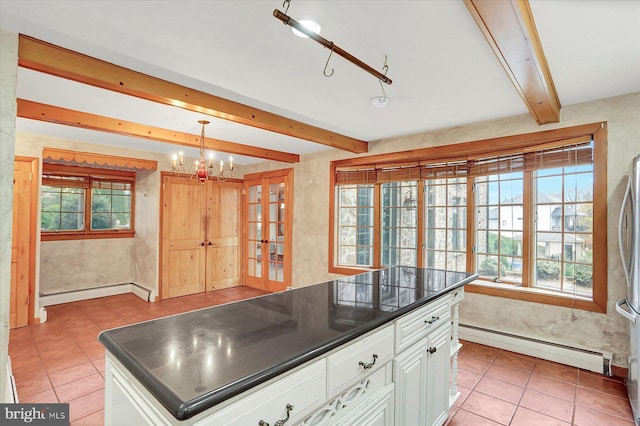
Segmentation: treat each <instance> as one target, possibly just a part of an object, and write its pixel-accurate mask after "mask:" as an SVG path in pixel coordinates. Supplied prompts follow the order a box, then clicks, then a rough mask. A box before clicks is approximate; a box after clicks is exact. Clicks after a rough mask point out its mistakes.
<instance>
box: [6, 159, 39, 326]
mask: <svg viewBox="0 0 640 426" xmlns="http://www.w3.org/2000/svg"><path fill="white" fill-rule="evenodd" d="M36 170H37V160H36V159H34V158H22V157H17V158H16V161H15V162H14V172H13V229H12V246H11V292H10V302H9V304H10V306H9V327H10V328H16V327H23V326H26V325H29V321H30V319H31V317H32V315H33V297H34V295H33V292H34V277H35V263H34V260H35V259H34V256H35V240H36V238H35V220H36V219H35V211H34V209H35V208H36V206H37V200H36V198H35V197H36V195H37V193H38V191H37V172H36ZM30 312H31V314H30Z"/></svg>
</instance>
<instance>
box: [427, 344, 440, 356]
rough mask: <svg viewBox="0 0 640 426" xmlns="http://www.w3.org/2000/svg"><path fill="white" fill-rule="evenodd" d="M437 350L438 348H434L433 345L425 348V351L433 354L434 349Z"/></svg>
mask: <svg viewBox="0 0 640 426" xmlns="http://www.w3.org/2000/svg"><path fill="white" fill-rule="evenodd" d="M437 350H438V348H436V347H435V346H432V347H430V348H429V349H427V351H428V352H429V353H430V354H434V353H436V351H437Z"/></svg>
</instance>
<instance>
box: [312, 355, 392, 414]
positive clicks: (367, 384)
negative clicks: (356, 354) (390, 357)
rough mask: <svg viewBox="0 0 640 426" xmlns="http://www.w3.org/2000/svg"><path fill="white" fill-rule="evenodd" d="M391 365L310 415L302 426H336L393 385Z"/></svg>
mask: <svg viewBox="0 0 640 426" xmlns="http://www.w3.org/2000/svg"><path fill="white" fill-rule="evenodd" d="M391 375H392V371H391V363H388V364H387V365H386V366H385V367H383V368H380V369H378V370H377V371H376V372H374V373H372V374H371V375H370V376H367V377H366V378H364V379H362V380H360V381H359V382H357V383H356V384H355V385H352V386H350V387H349V388H348V389H346V390H345V391H343V392H341V393H340V394H339V395H338V396H337V397H335V398H334V399H332V400H331V401H329V402H328V403H327V404H325V405H324V406H323V407H322V408H320V409H319V410H317V411H316V412H314V413H313V414H311V415H309V416H308V417H307V418H306V419H304V421H303V422H302V423H300V425H301V426H334V425H335V424H336V422H337V421H338V419H341V418H343V417H344V416H346V415H349V414H350V413H352V412H354V411H355V410H357V409H358V407H360V406H361V405H363V404H365V403H366V402H367V401H368V400H371V398H372V395H376V394H377V392H378V391H379V390H380V389H382V388H384V387H385V386H387V385H389V384H391Z"/></svg>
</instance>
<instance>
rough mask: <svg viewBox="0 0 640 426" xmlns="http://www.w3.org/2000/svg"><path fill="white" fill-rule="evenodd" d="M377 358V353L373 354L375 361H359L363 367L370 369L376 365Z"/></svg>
mask: <svg viewBox="0 0 640 426" xmlns="http://www.w3.org/2000/svg"><path fill="white" fill-rule="evenodd" d="M376 359H378V355H377V354H373V361H372V362H364V361H360V362H359V363H358V365H359V366H361V367H362V368H364V369H365V370H368V369H370V368H371V367H373V366H374V365H375V363H376Z"/></svg>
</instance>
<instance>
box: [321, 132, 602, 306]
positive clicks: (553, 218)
mask: <svg viewBox="0 0 640 426" xmlns="http://www.w3.org/2000/svg"><path fill="white" fill-rule="evenodd" d="M598 124H599V123H598ZM578 127H580V126H578ZM583 127H585V126H583ZM592 128H593V129H594V130H595V131H594V132H592V133H586V134H584V135H578V136H571V137H559V138H553V137H549V134H550V133H553V131H551V132H541V133H540V135H541V140H535V138H534V137H529V135H527V137H526V138H522V139H530V141H529V142H520V141H519V140H518V141H517V143H516V142H514V138H515V137H509V138H504V143H502V141H501V140H492V141H491V142H490V143H489V142H485V141H478V142H475V143H474V142H470V143H465V144H459V145H460V146H455V145H452V146H448V147H447V146H445V147H436V148H427V149H424V150H416V151H413V152H412V153H411V158H408V159H407V161H402V155H401V153H393V154H389V155H380V156H377V157H373V158H372V160H373V161H371V164H365V160H364V159H363V160H360V161H357V160H356V161H354V160H345V161H336V162H334V163H333V164H332V173H333V174H334V176H333V179H334V183H335V185H336V194H342V193H343V192H342V191H343V189H344V190H345V191H346V190H348V189H349V188H364V187H366V188H367V191H370V192H369V194H370V195H369V197H368V198H367V206H366V211H367V213H366V215H367V218H368V219H369V221H368V222H367V226H366V227H362V226H361V227H359V228H358V229H359V230H358V231H356V230H353V231H349V232H350V233H349V235H351V234H353V235H357V234H358V233H359V232H361V233H363V234H366V238H365V239H363V240H361V241H362V242H365V241H366V243H367V244H366V247H367V249H366V253H367V255H366V260H367V262H365V263H366V265H367V266H369V267H384V266H393V265H416V266H420V267H428V268H436V269H448V270H455V271H469V272H474V273H477V274H478V275H479V277H480V280H481V281H482V280H483V281H484V282H486V283H487V284H488V285H490V286H491V288H492V290H491V292H490V293H489V294H500V295H503V294H505V293H500V291H501V290H510V289H511V290H518V291H519V292H520V293H519V294H523V293H522V291H523V290H524V291H527V289H530V290H532V291H535V293H531V294H534V296H532V298H530V297H529V296H506V297H515V298H525V299H526V300H540V301H542V300H543V299H544V300H545V303H549V296H551V298H553V295H558V297H561V298H562V297H564V298H570V299H573V300H574V301H573V302H571V306H580V307H585V309H591V310H599V309H601V308H602V306H606V295H605V294H604V293H606V276H604V277H603V271H606V259H604V262H605V264H604V266H603V265H602V262H603V261H601V260H598V257H597V255H594V253H596V252H597V251H598V250H606V223H605V224H604V226H603V228H604V229H603V230H602V231H600V232H599V231H598V230H597V228H596V227H595V226H594V222H595V221H596V214H595V213H594V212H596V211H601V212H602V211H603V209H606V161H603V160H600V161H596V153H599V154H598V155H600V156H601V157H603V158H604V157H606V141H604V140H603V137H602V136H603V135H602V134H601V133H602V132H601V129H603V128H604V127H603V126H598V127H596V126H593V127H592ZM558 132H559V133H562V134H563V135H564V134H567V133H569V132H564V131H558ZM595 134H597V135H598V137H594V135H595ZM387 158H392V159H393V160H392V161H385V160H386V159H387ZM598 186H599V187H600V188H605V191H603V192H604V193H602V194H598V192H597V190H596V188H597V187H598ZM340 198H341V203H342V196H341V197H340ZM372 200H373V204H372V203H371V201H372ZM341 205H342V204H341ZM360 207H361V208H365V206H364V205H362V206H360ZM352 208H353V207H352ZM352 216H354V215H353V214H352ZM605 216H606V215H605ZM354 217H355V216H354ZM375 217H379V219H375V220H373V221H372V220H371V218H375ZM600 217H601V219H600V220H603V219H602V218H603V216H600ZM376 220H377V221H378V222H376ZM604 220H606V217H604ZM337 223H339V225H338V230H339V231H338V232H339V233H340V234H339V235H340V237H339V238H338V253H344V252H345V250H346V246H345V245H344V244H343V243H344V242H345V241H348V242H350V243H352V242H354V241H356V239H355V238H354V237H351V236H350V237H349V238H346V239H345V238H344V235H346V232H345V227H344V218H342V219H341V218H338V221H337ZM365 229H366V231H365ZM351 245H352V246H353V248H352V249H351V248H350V249H349V253H355V252H357V251H358V248H357V247H358V245H357V244H351ZM362 247H364V246H362ZM360 250H363V249H360ZM605 252H606V251H605ZM371 256H372V257H371ZM347 257H348V258H350V259H356V258H357V256H355V255H350V256H347ZM347 257H345V256H340V257H339V262H337V263H335V264H336V265H343V266H344V265H346V266H349V265H353V266H358V265H361V264H362V263H358V262H357V261H353V262H349V261H346V259H347ZM363 259H364V257H361V258H360V259H359V260H363ZM598 274H600V279H599V280H597V279H596V278H595V276H596V275H598ZM481 281H477V283H480V282H481ZM602 287H604V289H603V288H602ZM538 290H539V291H538ZM480 292H482V291H480ZM540 295H544V297H541V296H540ZM603 301H604V302H603ZM583 302H584V303H583ZM594 302H597V303H595V304H594ZM553 303H556V304H561V305H562V304H564V305H565V306H567V303H568V302H566V301H559V302H553ZM576 303H577V305H576ZM596 304H597V307H594V306H595V305H596Z"/></svg>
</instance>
